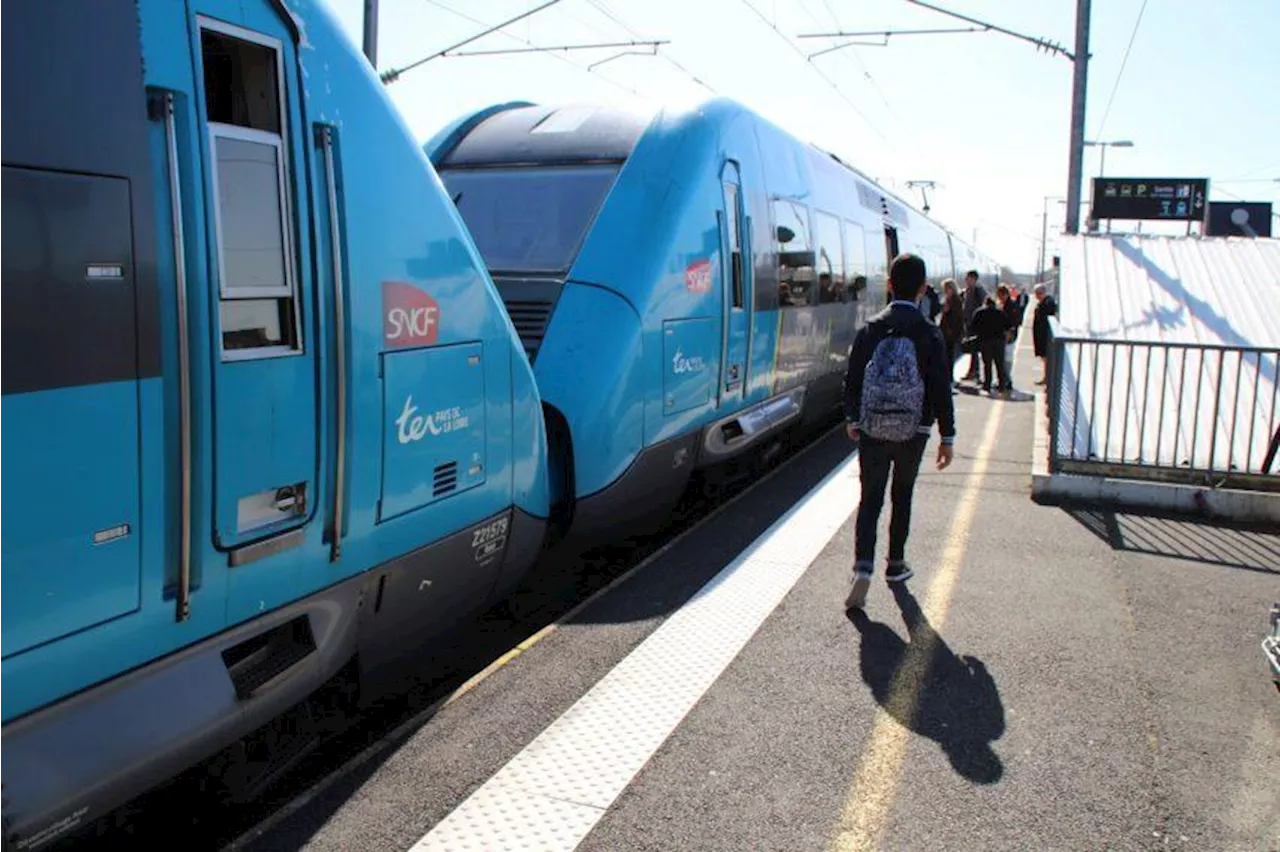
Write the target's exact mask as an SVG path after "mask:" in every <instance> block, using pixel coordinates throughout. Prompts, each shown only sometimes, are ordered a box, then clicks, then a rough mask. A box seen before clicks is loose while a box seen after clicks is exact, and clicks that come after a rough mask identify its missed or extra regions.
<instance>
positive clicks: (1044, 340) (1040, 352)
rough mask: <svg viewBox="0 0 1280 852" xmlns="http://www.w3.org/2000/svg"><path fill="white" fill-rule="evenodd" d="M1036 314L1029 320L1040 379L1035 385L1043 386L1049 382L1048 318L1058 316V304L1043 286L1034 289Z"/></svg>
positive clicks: (1038, 285) (1039, 285)
mask: <svg viewBox="0 0 1280 852" xmlns="http://www.w3.org/2000/svg"><path fill="white" fill-rule="evenodd" d="M1034 292H1035V295H1036V312H1035V316H1033V317H1032V318H1031V342H1032V343H1033V344H1035V349H1036V357H1037V358H1039V359H1040V378H1039V379H1037V380H1036V384H1038V385H1043V384H1046V383H1047V382H1048V380H1049V362H1048V360H1047V359H1048V357H1049V317H1054V316H1057V315H1058V303H1057V302H1055V301H1054V300H1053V297H1052V296H1050V295H1049V294H1048V292H1047V291H1046V290H1045V288H1044V285H1043V284H1037V285H1036V288H1035V291H1034Z"/></svg>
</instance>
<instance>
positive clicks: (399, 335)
mask: <svg viewBox="0 0 1280 852" xmlns="http://www.w3.org/2000/svg"><path fill="white" fill-rule="evenodd" d="M439 336H440V305H439V304H438V303H437V302H436V300H435V299H433V298H431V297H430V296H428V295H427V294H426V293H424V292H422V291H421V290H419V289H418V288H417V287H414V286H413V285H412V284H402V283H400V282H398V281H383V282H382V339H383V342H384V343H385V344H386V345H387V346H388V347H391V348H401V347H405V346H430V345H431V344H432V343H435V342H436V338H437V337H439Z"/></svg>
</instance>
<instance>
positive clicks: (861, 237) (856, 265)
mask: <svg viewBox="0 0 1280 852" xmlns="http://www.w3.org/2000/svg"><path fill="white" fill-rule="evenodd" d="M844 239H845V247H846V248H847V249H848V254H847V255H846V256H845V261H846V263H845V270H846V271H845V275H846V276H847V277H848V282H849V286H848V288H847V289H846V292H847V293H848V294H849V300H850V301H854V302H857V301H862V300H863V298H864V297H863V294H864V293H865V292H866V290H867V277H868V275H869V274H870V273H869V272H868V270H867V242H866V234H865V233H864V232H863V230H862V226H861V225H859V224H858V223H857V222H850V221H849V220H848V219H846V220H845V222H844Z"/></svg>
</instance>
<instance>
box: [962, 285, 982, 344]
mask: <svg viewBox="0 0 1280 852" xmlns="http://www.w3.org/2000/svg"><path fill="white" fill-rule="evenodd" d="M986 298H987V291H986V290H984V289H983V287H982V285H981V284H974V285H973V287H972V288H971V289H969V290H963V291H961V294H960V299H961V301H962V303H963V305H964V328H965V333H966V334H973V326H971V325H970V323H972V322H973V315H974V314H976V313H977V312H978V309H979V308H981V307H982V303H983V300H984V299H986Z"/></svg>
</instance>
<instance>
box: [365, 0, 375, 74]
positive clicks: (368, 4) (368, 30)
mask: <svg viewBox="0 0 1280 852" xmlns="http://www.w3.org/2000/svg"><path fill="white" fill-rule="evenodd" d="M364 55H365V56H367V57H368V58H369V64H370V65H372V66H373V67H374V68H375V69H376V68H377V67H378V0H364Z"/></svg>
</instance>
